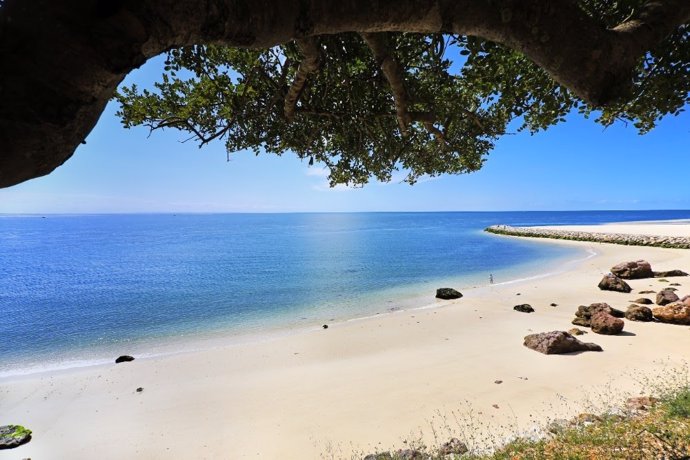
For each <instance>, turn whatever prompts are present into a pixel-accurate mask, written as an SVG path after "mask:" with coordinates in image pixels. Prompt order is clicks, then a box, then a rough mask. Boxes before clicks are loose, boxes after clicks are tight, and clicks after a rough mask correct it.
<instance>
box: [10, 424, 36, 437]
mask: <svg viewBox="0 0 690 460" xmlns="http://www.w3.org/2000/svg"><path fill="white" fill-rule="evenodd" d="M11 426H12V428H14V432H13V433H12V434H11V437H13V438H23V437H25V436H31V430H29V429H28V428H24V427H23V426H21V425H11Z"/></svg>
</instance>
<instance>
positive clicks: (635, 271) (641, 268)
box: [611, 260, 654, 280]
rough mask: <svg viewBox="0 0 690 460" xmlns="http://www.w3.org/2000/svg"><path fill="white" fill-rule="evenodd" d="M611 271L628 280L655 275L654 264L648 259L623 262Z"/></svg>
mask: <svg viewBox="0 0 690 460" xmlns="http://www.w3.org/2000/svg"><path fill="white" fill-rule="evenodd" d="M611 273H613V274H614V275H616V276H617V277H619V278H623V279H626V280H639V279H641V278H651V277H653V276H654V272H652V266H651V265H650V264H649V262H647V261H646V260H638V261H635V262H622V263H620V264H618V265H616V266H615V267H612V268H611Z"/></svg>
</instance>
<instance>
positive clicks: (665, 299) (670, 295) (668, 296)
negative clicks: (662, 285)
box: [656, 289, 679, 305]
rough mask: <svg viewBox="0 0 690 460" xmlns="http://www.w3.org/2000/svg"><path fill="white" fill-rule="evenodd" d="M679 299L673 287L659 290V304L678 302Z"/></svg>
mask: <svg viewBox="0 0 690 460" xmlns="http://www.w3.org/2000/svg"><path fill="white" fill-rule="evenodd" d="M678 300H679V299H678V296H677V295H676V293H675V292H673V290H671V289H664V290H662V291H659V293H658V294H657V295H656V304H657V305H668V304H670V303H672V302H677V301H678Z"/></svg>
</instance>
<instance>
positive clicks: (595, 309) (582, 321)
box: [572, 302, 625, 327]
mask: <svg viewBox="0 0 690 460" xmlns="http://www.w3.org/2000/svg"><path fill="white" fill-rule="evenodd" d="M600 312H603V313H606V314H607V315H611V316H613V317H614V318H623V317H624V316H625V313H623V312H622V311H620V310H617V309H615V308H612V307H611V306H610V305H609V304H607V303H604V302H598V303H593V304H590V305H580V306H579V307H577V311H576V312H575V319H574V320H573V321H572V323H573V324H574V325H575V326H583V327H591V326H592V315H594V314H595V313H600Z"/></svg>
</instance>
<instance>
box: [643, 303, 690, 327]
mask: <svg viewBox="0 0 690 460" xmlns="http://www.w3.org/2000/svg"><path fill="white" fill-rule="evenodd" d="M652 313H653V314H654V317H655V318H656V319H658V320H659V321H661V322H662V323H669V324H684V325H690V305H688V304H686V303H683V302H672V303H669V304H667V305H664V306H661V307H656V308H655V309H654V310H652Z"/></svg>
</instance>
